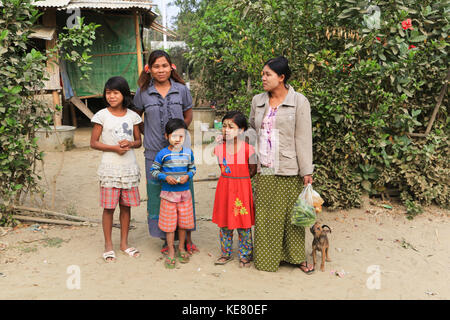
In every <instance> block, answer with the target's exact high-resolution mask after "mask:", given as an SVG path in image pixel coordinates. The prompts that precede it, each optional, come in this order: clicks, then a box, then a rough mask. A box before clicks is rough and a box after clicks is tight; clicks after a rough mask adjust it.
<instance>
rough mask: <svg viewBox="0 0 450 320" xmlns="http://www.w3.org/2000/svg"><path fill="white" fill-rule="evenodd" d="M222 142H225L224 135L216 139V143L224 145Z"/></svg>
mask: <svg viewBox="0 0 450 320" xmlns="http://www.w3.org/2000/svg"><path fill="white" fill-rule="evenodd" d="M222 142H223V135H221V134H219V135H218V136H217V137H216V143H222Z"/></svg>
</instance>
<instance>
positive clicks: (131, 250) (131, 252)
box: [122, 247, 140, 258]
mask: <svg viewBox="0 0 450 320" xmlns="http://www.w3.org/2000/svg"><path fill="white" fill-rule="evenodd" d="M122 252H123V253H124V254H126V255H128V256H129V257H132V258H138V257H139V256H140V254H139V250H138V249H136V248H133V247H130V248H128V249H126V250H124V251H122ZM136 254H139V255H136Z"/></svg>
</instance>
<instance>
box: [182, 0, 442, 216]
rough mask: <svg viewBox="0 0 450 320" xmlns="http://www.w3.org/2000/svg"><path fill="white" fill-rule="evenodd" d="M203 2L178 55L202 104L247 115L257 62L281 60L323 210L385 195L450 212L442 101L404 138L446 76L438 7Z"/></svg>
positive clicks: (353, 0) (309, 0)
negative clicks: (211, 101)
mask: <svg viewBox="0 0 450 320" xmlns="http://www.w3.org/2000/svg"><path fill="white" fill-rule="evenodd" d="M207 3H209V4H208V6H207V7H206V9H205V10H204V12H205V13H204V15H203V17H199V21H198V22H197V26H196V27H195V28H193V29H192V30H191V33H190V41H189V43H188V44H189V45H190V47H191V49H192V50H191V53H190V59H191V61H192V63H193V64H195V65H197V66H198V70H199V72H200V70H203V73H204V78H205V79H206V80H205V83H206V85H207V87H208V88H209V92H208V94H209V95H210V96H213V97H215V98H216V99H220V98H223V99H225V100H226V101H228V107H229V108H243V107H244V108H247V110H248V107H249V105H250V104H249V101H250V99H251V96H252V95H253V94H254V91H255V88H256V89H258V90H259V89H260V88H261V84H260V76H259V75H260V70H261V68H262V64H263V62H264V61H266V60H267V59H269V58H271V57H273V56H277V55H285V56H286V57H287V58H288V59H289V61H290V65H291V69H292V71H293V76H292V80H291V81H290V82H291V85H293V87H294V88H295V89H296V90H298V91H300V92H303V93H304V94H305V96H306V97H307V98H308V99H309V101H310V103H311V107H312V120H313V139H314V163H315V164H316V172H315V181H316V183H315V188H316V189H317V190H318V191H319V193H320V194H322V195H323V198H324V199H325V201H326V204H327V205H328V206H329V207H330V208H346V207H355V206H356V207H357V206H359V205H360V202H361V195H362V193H363V192H369V193H370V194H380V193H389V192H390V191H391V190H392V189H394V190H398V192H399V194H400V197H401V199H402V200H403V201H404V202H405V203H406V201H413V202H414V203H417V205H418V204H419V203H420V204H424V205H428V204H431V203H436V204H438V205H440V206H444V207H448V206H449V205H450V192H449V177H450V166H449V161H450V159H449V157H448V154H450V149H449V138H448V137H449V133H450V130H449V118H448V110H447V109H446V108H445V106H448V97H447V95H445V96H444V98H443V101H442V103H441V107H440V109H439V113H438V117H437V118H436V121H435V122H434V124H433V127H432V130H431V131H430V133H429V135H428V136H426V137H413V136H412V135H411V133H419V132H424V131H425V127H426V126H427V124H428V122H429V120H430V118H431V114H432V112H433V109H434V107H435V106H436V103H437V100H438V96H439V95H440V93H441V90H443V89H442V88H443V85H444V83H445V79H446V76H447V74H448V54H447V51H448V49H447V47H448V45H449V44H448V42H447V39H448V31H449V28H450V27H449V10H448V7H449V6H448V4H449V1H447V0H441V1H431V0H424V1H420V2H418V1H414V0H392V1H370V2H369V1H358V0H340V1H336V0H335V1H325V0H279V1H270V0H259V1H251V2H249V1H245V0H236V1H234V2H233V5H230V3H229V1H225V0H216V1H212V2H207ZM378 18H379V19H378ZM242 104H245V105H244V106H243V105H242ZM408 203H410V202H408ZM410 207H411V206H410Z"/></svg>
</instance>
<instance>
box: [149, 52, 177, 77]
mask: <svg viewBox="0 0 450 320" xmlns="http://www.w3.org/2000/svg"><path fill="white" fill-rule="evenodd" d="M171 72H172V66H171V65H170V64H169V61H167V59H166V57H159V58H157V59H156V60H155V62H153V64H152V66H151V67H150V74H151V76H152V78H153V79H154V80H156V81H157V82H166V81H167V80H168V79H169V78H170V73H171Z"/></svg>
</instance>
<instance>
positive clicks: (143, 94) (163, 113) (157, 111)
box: [133, 50, 198, 253]
mask: <svg viewBox="0 0 450 320" xmlns="http://www.w3.org/2000/svg"><path fill="white" fill-rule="evenodd" d="M138 85H139V88H138V89H137V91H136V95H135V97H134V101H133V102H134V105H135V106H136V112H137V113H138V114H139V115H141V116H142V114H143V113H144V112H145V117H144V123H143V125H142V124H141V126H140V129H141V133H142V134H143V135H144V148H145V152H144V155H145V174H146V178H147V195H148V202H147V211H148V227H149V232H150V235H151V236H153V237H157V238H161V239H163V240H165V238H166V234H165V233H164V232H163V231H161V229H159V227H158V216H159V206H160V198H159V195H160V192H161V185H160V183H159V182H158V180H156V179H154V178H152V176H151V174H150V168H151V167H152V164H153V161H154V159H155V156H156V154H157V153H158V152H159V151H160V150H161V149H163V148H165V147H167V146H168V145H169V143H168V142H167V140H166V138H165V137H164V132H165V130H164V128H165V125H166V123H167V122H168V121H169V120H170V119H182V120H184V122H185V123H186V126H189V124H190V123H191V121H192V115H193V112H192V97H191V93H190V91H189V89H188V88H187V87H186V86H185V82H184V81H183V79H182V78H181V77H180V76H179V75H178V73H177V72H176V70H175V66H174V65H173V64H172V62H171V59H170V56H169V55H168V54H167V53H166V52H165V51H163V50H155V51H153V52H152V53H151V54H150V57H149V59H148V64H147V65H146V66H145V68H144V71H142V73H141V75H140V76H139V80H138ZM187 140H189V139H187ZM188 143H189V142H188ZM188 146H189V147H190V143H189V145H188ZM193 187H194V185H193V183H192V180H190V189H191V193H192V197H193V198H194V190H193ZM192 202H193V203H195V201H194V199H192ZM194 218H195V205H194ZM194 221H195V219H194ZM193 230H195V227H194V229H192V230H190V231H188V232H187V239H186V249H187V251H188V252H189V253H193V252H195V251H198V249H197V248H196V246H195V245H194V244H193V243H192V239H191V231H193ZM161 252H162V253H167V244H166V243H165V244H164V246H163V249H162V250H161Z"/></svg>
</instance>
